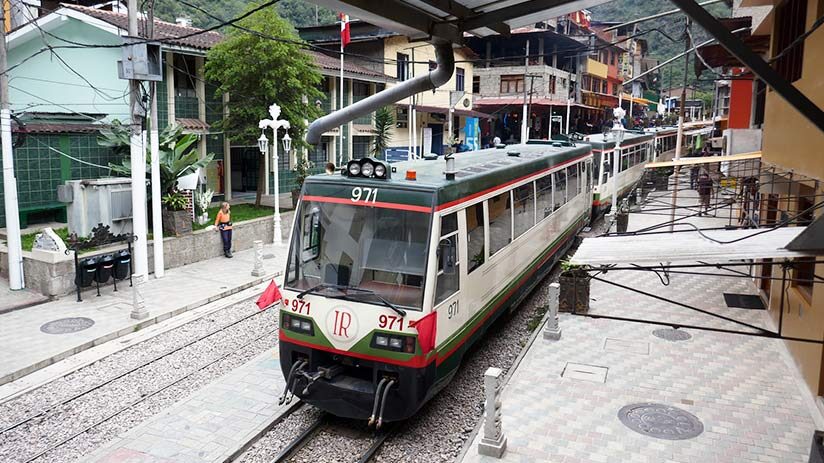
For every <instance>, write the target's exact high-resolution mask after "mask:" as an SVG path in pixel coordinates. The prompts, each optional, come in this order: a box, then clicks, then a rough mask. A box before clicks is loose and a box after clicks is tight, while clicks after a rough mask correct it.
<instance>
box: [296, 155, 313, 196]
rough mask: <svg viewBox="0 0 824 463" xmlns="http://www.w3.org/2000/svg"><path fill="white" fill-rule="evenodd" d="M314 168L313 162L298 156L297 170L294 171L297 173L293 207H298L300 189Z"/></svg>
mask: <svg viewBox="0 0 824 463" xmlns="http://www.w3.org/2000/svg"><path fill="white" fill-rule="evenodd" d="M312 167H314V164H313V163H312V161H310V160H309V159H307V158H306V156H303V155H300V154H299V155H298V157H297V162H296V163H295V168H294V169H292V172H294V173H295V187H294V188H293V189H292V207H295V206H297V204H298V197H300V189H301V188H302V187H303V182H304V181H305V180H306V177H308V176H310V175H312V173H311V170H312Z"/></svg>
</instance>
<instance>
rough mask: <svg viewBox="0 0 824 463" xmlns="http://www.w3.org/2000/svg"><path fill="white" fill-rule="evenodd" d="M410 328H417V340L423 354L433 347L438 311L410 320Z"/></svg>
mask: <svg viewBox="0 0 824 463" xmlns="http://www.w3.org/2000/svg"><path fill="white" fill-rule="evenodd" d="M409 327H410V328H415V329H416V330H418V342H420V343H421V350H423V353H424V355H425V354H428V353H429V352H430V351H432V349H434V348H435V334H436V333H437V331H438V312H432V313H430V314H429V315H427V316H425V317H423V318H421V319H420V320H418V321H414V320H413V321H410V322H409Z"/></svg>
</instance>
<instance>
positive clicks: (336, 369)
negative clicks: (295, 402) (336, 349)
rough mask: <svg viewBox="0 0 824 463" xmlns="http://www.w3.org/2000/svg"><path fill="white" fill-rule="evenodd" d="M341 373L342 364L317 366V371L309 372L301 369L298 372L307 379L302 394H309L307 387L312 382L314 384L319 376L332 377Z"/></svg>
mask: <svg viewBox="0 0 824 463" xmlns="http://www.w3.org/2000/svg"><path fill="white" fill-rule="evenodd" d="M341 373H343V366H341V365H332V366H331V367H318V371H316V372H314V373H311V374H310V373H307V372H305V371H301V372H300V374H301V375H302V376H303V377H304V378H306V380H307V383H306V387H304V388H303V393H302V394H303V395H307V394H309V387H310V386H311V385H312V384H314V383H315V381H317V380H319V379H321V378H323V379H332V378H334V377H335V376H337V375H339V374H341Z"/></svg>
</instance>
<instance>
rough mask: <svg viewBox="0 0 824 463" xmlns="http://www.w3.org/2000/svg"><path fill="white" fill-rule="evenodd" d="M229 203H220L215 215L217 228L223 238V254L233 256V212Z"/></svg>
mask: <svg viewBox="0 0 824 463" xmlns="http://www.w3.org/2000/svg"><path fill="white" fill-rule="evenodd" d="M230 208H231V206H229V203H227V202H223V203H221V204H220V210H219V211H217V217H215V230H217V231H219V232H220V238H221V239H222V240H223V255H224V256H226V257H229V258H231V257H232V212H231V211H230Z"/></svg>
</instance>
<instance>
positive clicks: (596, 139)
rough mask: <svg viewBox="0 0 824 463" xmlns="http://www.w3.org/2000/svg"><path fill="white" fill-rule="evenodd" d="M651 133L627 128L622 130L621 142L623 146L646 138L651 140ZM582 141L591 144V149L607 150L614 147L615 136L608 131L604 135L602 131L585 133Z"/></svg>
mask: <svg viewBox="0 0 824 463" xmlns="http://www.w3.org/2000/svg"><path fill="white" fill-rule="evenodd" d="M652 138H653V134H651V133H643V132H636V131H633V130H627V131H626V132H624V141H623V142H621V144H622V145H624V146H629V145H634V144H637V143H640V142H643V141H646V140H652ZM584 143H589V144H591V145H592V149H594V150H599V151H603V150H608V149H612V148H614V147H615V136H614V135H612V134H611V133H608V134H607V135H606V136H604V134H602V133H596V134H593V135H587V138H586V140H585V141H584Z"/></svg>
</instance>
